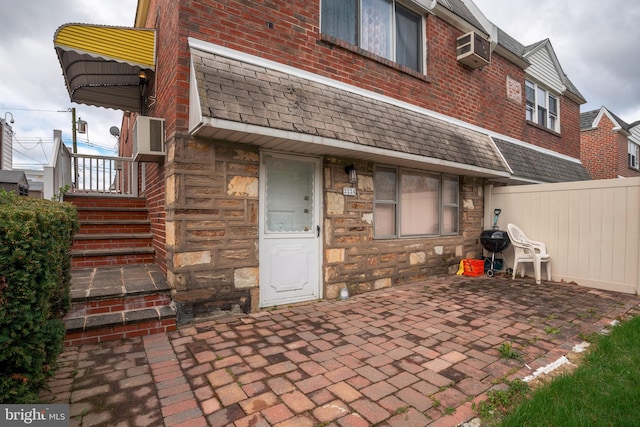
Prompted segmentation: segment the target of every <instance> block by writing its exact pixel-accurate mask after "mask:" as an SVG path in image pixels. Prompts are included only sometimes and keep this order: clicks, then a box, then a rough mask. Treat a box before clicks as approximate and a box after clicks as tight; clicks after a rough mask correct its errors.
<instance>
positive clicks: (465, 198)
mask: <svg viewBox="0 0 640 427" xmlns="http://www.w3.org/2000/svg"><path fill="white" fill-rule="evenodd" d="M347 164H351V161H349V162H344V161H340V159H332V158H327V159H325V162H324V176H323V179H324V203H325V209H324V219H323V221H324V233H323V238H324V242H323V244H324V258H323V267H324V268H323V273H324V286H325V288H324V297H325V298H327V299H332V298H337V297H338V294H339V291H340V289H341V288H343V287H347V288H349V293H350V294H358V293H362V292H368V291H371V290H374V289H381V288H388V287H391V286H393V285H397V284H402V283H410V282H415V281H419V280H424V279H426V278H427V277H429V276H432V275H437V274H449V273H451V268H452V267H454V269H455V270H457V267H458V264H459V262H460V260H461V259H462V258H475V257H478V256H480V255H482V254H481V251H482V248H481V246H480V245H479V243H478V238H479V236H480V232H481V231H482V225H483V209H484V205H483V180H482V179H478V178H471V177H460V201H459V203H460V230H461V233H460V234H459V235H458V236H446V237H428V238H407V239H404V238H403V239H394V240H374V239H373V164H371V163H357V162H355V166H356V169H357V171H358V183H357V184H356V188H357V195H356V196H344V195H343V194H342V189H343V187H345V186H351V184H349V183H348V182H347V176H346V174H345V172H344V168H345V166H346V165H347Z"/></svg>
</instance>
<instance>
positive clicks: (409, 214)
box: [373, 167, 459, 239]
mask: <svg viewBox="0 0 640 427" xmlns="http://www.w3.org/2000/svg"><path fill="white" fill-rule="evenodd" d="M373 185H374V192H375V206H374V234H375V237H376V238H377V239H389V238H397V237H415V236H430V235H446V234H457V233H458V210H459V208H458V177H457V176H450V175H441V174H436V173H424V172H415V171H408V170H398V169H396V168H391V167H376V170H375V172H374V184H373Z"/></svg>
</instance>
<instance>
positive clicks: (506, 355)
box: [498, 341, 522, 361]
mask: <svg viewBox="0 0 640 427" xmlns="http://www.w3.org/2000/svg"><path fill="white" fill-rule="evenodd" d="M498 352H499V353H500V357H501V358H503V359H507V360H520V361H522V353H521V352H520V351H518V350H516V349H515V348H513V344H511V343H510V342H509V341H505V342H503V343H502V344H501V345H500V348H498Z"/></svg>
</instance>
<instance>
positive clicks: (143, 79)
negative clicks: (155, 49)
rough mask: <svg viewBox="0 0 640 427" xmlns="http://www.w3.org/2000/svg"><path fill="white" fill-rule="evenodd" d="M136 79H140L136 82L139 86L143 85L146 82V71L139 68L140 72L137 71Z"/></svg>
mask: <svg viewBox="0 0 640 427" xmlns="http://www.w3.org/2000/svg"><path fill="white" fill-rule="evenodd" d="M138 79H140V81H139V82H138V84H139V85H140V86H144V85H146V84H147V81H148V80H147V73H146V72H145V71H144V70H140V72H139V73H138Z"/></svg>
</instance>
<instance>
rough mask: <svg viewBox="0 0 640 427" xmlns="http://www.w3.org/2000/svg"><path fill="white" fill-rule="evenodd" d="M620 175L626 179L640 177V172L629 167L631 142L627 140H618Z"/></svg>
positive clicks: (621, 138)
mask: <svg viewBox="0 0 640 427" xmlns="http://www.w3.org/2000/svg"><path fill="white" fill-rule="evenodd" d="M617 160H618V164H617V167H618V175H619V176H624V177H626V178H633V177H636V176H640V170H637V169H632V168H631V167H630V166H629V141H628V140H627V138H623V137H620V138H618V159H617Z"/></svg>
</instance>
